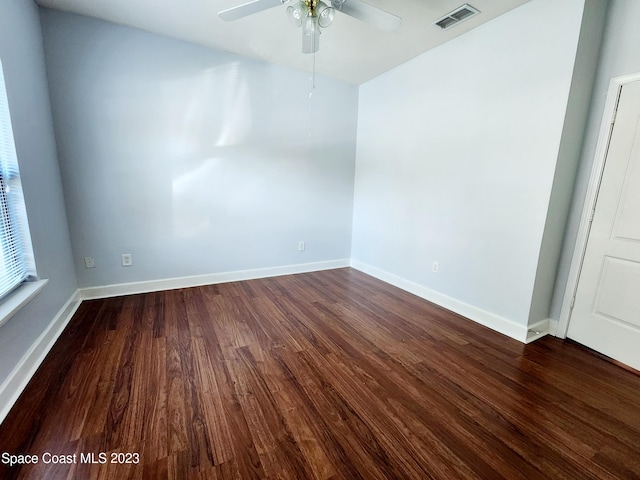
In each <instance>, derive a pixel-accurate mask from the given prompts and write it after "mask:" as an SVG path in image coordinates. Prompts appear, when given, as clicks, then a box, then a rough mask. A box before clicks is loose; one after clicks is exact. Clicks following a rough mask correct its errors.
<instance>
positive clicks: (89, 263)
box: [84, 257, 96, 268]
mask: <svg viewBox="0 0 640 480" xmlns="http://www.w3.org/2000/svg"><path fill="white" fill-rule="evenodd" d="M84 266H85V268H94V267H95V266H96V262H95V260H94V259H93V257H84Z"/></svg>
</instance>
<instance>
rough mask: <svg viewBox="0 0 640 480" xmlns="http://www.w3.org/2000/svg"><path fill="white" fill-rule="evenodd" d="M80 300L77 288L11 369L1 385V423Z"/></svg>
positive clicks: (74, 311)
mask: <svg viewBox="0 0 640 480" xmlns="http://www.w3.org/2000/svg"><path fill="white" fill-rule="evenodd" d="M80 302H81V297H80V291H79V290H76V292H75V293H74V294H73V295H72V296H71V298H69V300H67V302H66V303H65V304H64V306H63V307H62V308H61V309H60V311H59V312H58V313H57V315H56V316H55V317H54V318H53V320H52V321H51V323H50V324H49V326H48V327H47V328H46V330H45V331H44V332H42V334H41V335H40V336H39V337H38V339H37V340H36V341H35V342H34V343H33V345H31V347H30V348H29V350H27V352H26V353H25V354H24V356H23V357H22V359H20V362H18V364H17V365H16V366H15V368H14V369H13V370H12V371H11V373H10V374H9V376H8V377H7V379H6V380H5V381H4V382H3V383H2V385H0V423H2V422H3V421H4V419H5V417H6V416H7V414H8V413H9V411H10V410H11V407H13V405H14V403H16V401H17V400H18V397H20V394H21V393H22V391H23V390H24V389H25V387H26V386H27V384H28V383H29V380H31V377H33V375H34V374H35V373H36V370H37V369H38V367H39V366H40V364H41V363H42V362H43V360H44V358H45V357H46V356H47V354H48V353H49V350H51V347H53V344H54V343H55V342H56V340H57V339H58V337H59V336H60V334H61V333H62V331H63V330H64V328H65V327H66V326H67V324H68V323H69V321H70V320H71V317H73V314H74V313H76V310H77V309H78V307H79V306H80Z"/></svg>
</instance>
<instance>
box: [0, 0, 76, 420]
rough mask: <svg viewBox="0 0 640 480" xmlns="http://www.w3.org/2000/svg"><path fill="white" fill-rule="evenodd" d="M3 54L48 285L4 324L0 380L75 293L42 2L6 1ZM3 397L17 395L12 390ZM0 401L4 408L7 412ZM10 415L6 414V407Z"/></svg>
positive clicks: (36, 245) (1, 4)
mask: <svg viewBox="0 0 640 480" xmlns="http://www.w3.org/2000/svg"><path fill="white" fill-rule="evenodd" d="M0 12H2V13H1V14H0V58H2V64H3V69H4V75H5V82H6V87H7V96H8V100H9V108H10V110H11V120H12V125H13V133H14V139H15V145H16V153H17V155H18V163H19V165H20V173H21V177H22V187H23V191H24V197H25V203H26V207H27V215H28V217H29V225H30V228H31V238H32V242H33V250H34V255H35V259H36V266H37V269H38V274H39V276H40V277H41V278H48V279H49V283H48V284H47V285H46V286H45V288H44V290H43V291H42V292H40V294H39V295H38V296H37V297H35V298H34V299H33V300H32V301H31V302H30V303H29V304H27V305H26V306H25V307H24V308H23V309H22V310H20V311H19V312H18V313H17V314H16V315H15V316H14V317H12V318H11V319H10V320H9V321H8V322H7V323H6V324H5V325H3V326H2V327H1V328H0V385H1V384H2V383H3V382H4V381H6V380H7V379H8V378H9V377H10V374H11V372H12V370H13V369H14V368H15V367H16V365H18V363H19V362H20V360H21V359H22V358H23V357H24V356H25V354H26V353H27V352H28V351H29V349H30V347H31V346H32V345H33V344H34V342H35V341H36V339H37V338H38V337H39V336H40V335H41V334H42V333H43V332H44V331H45V330H46V328H47V327H48V326H49V324H50V323H51V322H52V320H53V319H54V318H55V317H56V315H57V314H58V312H59V311H60V310H61V308H62V307H63V306H64V305H65V304H66V303H67V301H68V300H69V299H70V298H71V297H72V296H73V294H74V293H75V291H76V289H77V286H76V280H75V275H74V271H73V263H72V257H71V246H70V242H69V231H68V228H67V219H66V215H65V209H64V201H63V196H62V185H61V182H60V173H59V170H58V163H57V159H56V147H55V140H54V136H53V125H52V122H51V109H50V105H49V94H48V91H47V83H46V75H45V67H44V53H43V50H42V35H41V32H40V23H39V19H38V7H37V6H36V5H35V3H33V2H30V1H15V0H0ZM2 393H3V395H5V394H6V395H9V396H11V395H13V393H14V392H6V391H4V389H2ZM5 407H6V406H5V405H0V411H4V410H5ZM5 413H6V412H5Z"/></svg>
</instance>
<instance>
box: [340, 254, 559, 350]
mask: <svg viewBox="0 0 640 480" xmlns="http://www.w3.org/2000/svg"><path fill="white" fill-rule="evenodd" d="M351 266H352V267H353V268H355V269H356V270H360V271H362V272H364V273H366V274H368V275H371V276H372V277H376V278H377V279H379V280H382V281H383V282H386V283H389V284H391V285H393V286H395V287H398V288H401V289H402V290H405V291H407V292H409V293H413V294H414V295H417V296H418V297H421V298H424V299H425V300H428V301H429V302H432V303H435V304H436V305H439V306H441V307H444V308H446V309H447V310H451V311H452V312H455V313H457V314H459V315H462V316H464V317H466V318H468V319H470V320H473V321H474V322H476V323H479V324H480V325H484V326H485V327H488V328H490V329H492V330H495V331H496V332H499V333H502V334H504V335H507V336H508V337H511V338H513V339H515V340H518V341H519V342H522V343H529V342H531V341H533V340H535V339H537V338H539V337H535V338H533V336H534V335H530V334H529V333H528V330H529V329H530V328H531V327H530V326H527V325H522V324H519V323H516V322H514V321H512V320H509V319H507V318H504V317H501V316H499V315H496V314H494V313H491V312H487V311H486V310H482V309H481V308H478V307H474V306H473V305H469V304H467V303H464V302H461V301H460V300H456V299H455V298H452V297H449V296H447V295H444V294H442V293H440V292H436V291H435V290H431V289H430V288H427V287H425V286H423V285H420V284H418V283H415V282H412V281H410V280H406V279H404V278H402V277H399V276H398V275H395V274H393V273H389V272H387V271H385V270H382V269H379V268H377V267H373V266H371V265H368V264H366V263H363V262H360V261H359V260H354V259H351ZM545 321H546V320H545ZM545 321H543V322H545ZM538 323H540V322H538ZM538 323H536V324H535V325H538ZM546 333H547V330H545V334H546ZM540 336H542V335H540ZM529 337H532V338H529Z"/></svg>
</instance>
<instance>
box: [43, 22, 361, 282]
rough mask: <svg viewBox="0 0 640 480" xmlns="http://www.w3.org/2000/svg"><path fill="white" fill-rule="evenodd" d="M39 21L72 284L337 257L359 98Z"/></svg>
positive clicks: (207, 55) (111, 33)
mask: <svg viewBox="0 0 640 480" xmlns="http://www.w3.org/2000/svg"><path fill="white" fill-rule="evenodd" d="M42 25H43V34H44V39H45V52H46V60H47V67H48V74H49V80H50V91H51V98H52V108H53V115H54V120H55V122H54V123H55V127H56V136H57V139H58V149H59V157H60V164H61V170H62V175H63V182H64V186H65V195H66V200H67V211H68V216H69V224H70V231H71V238H72V243H73V247H74V253H75V265H76V272H77V277H78V282H79V284H80V285H81V286H82V287H88V286H99V285H110V284H117V283H124V282H134V281H144V280H156V279H163V278H174V277H181V276H188V275H198V274H209V273H218V272H229V271H237V270H244V269H254V268H263V267H276V266H284V265H292V264H299V263H308V262H319V261H328V260H336V259H348V258H349V257H350V245H351V213H352V202H353V177H354V168H355V132H356V125H357V104H358V89H357V87H355V86H352V85H348V84H345V83H341V82H338V81H333V80H329V79H326V78H322V77H319V78H316V89H315V91H314V93H313V96H312V98H311V100H310V99H309V92H310V78H309V74H306V73H304V72H297V71H293V70H289V69H285V68H281V67H276V66H272V65H268V64H264V63H260V62H255V61H252V60H247V59H243V58H241V57H238V56H235V55H231V54H227V53H222V52H216V51H213V50H210V49H206V48H204V47H199V46H196V45H192V44H188V43H184V42H180V41H176V40H172V39H169V38H166V37H161V36H157V35H153V34H149V33H146V32H143V31H139V30H135V29H131V28H127V27H122V26H117V25H114V24H109V23H105V22H101V21H97V20H93V19H89V18H85V17H81V16H77V15H71V14H67V13H61V12H55V11H51V10H42ZM310 61H311V59H310ZM309 132H311V135H310V134H309ZM298 241H305V242H306V250H305V251H304V252H299V251H298ZM122 253H131V254H132V255H133V262H134V265H133V267H128V268H124V267H122V266H121V257H120V255H121V254H122ZM85 256H92V257H94V258H95V264H96V267H95V268H93V269H86V268H85V267H84V261H83V258H84V257H85Z"/></svg>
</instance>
